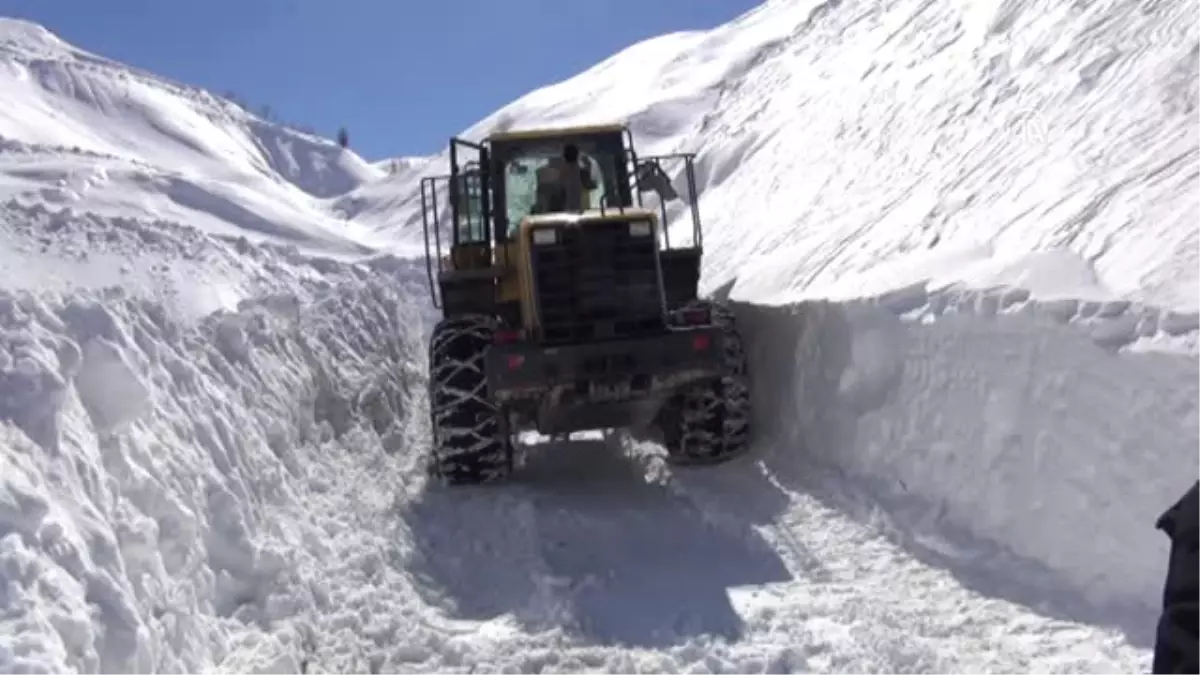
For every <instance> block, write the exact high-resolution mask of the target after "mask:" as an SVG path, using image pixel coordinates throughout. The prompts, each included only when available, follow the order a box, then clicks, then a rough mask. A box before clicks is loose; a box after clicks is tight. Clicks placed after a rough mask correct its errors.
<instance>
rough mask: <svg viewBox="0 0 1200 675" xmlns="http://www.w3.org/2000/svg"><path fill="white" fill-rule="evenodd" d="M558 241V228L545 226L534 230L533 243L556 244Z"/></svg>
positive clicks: (542, 244)
mask: <svg viewBox="0 0 1200 675" xmlns="http://www.w3.org/2000/svg"><path fill="white" fill-rule="evenodd" d="M557 242H558V230H556V229H554V228H552V227H543V228H539V229H536V230H534V231H533V243H534V244H536V245H538V246H544V245H547V244H554V243H557Z"/></svg>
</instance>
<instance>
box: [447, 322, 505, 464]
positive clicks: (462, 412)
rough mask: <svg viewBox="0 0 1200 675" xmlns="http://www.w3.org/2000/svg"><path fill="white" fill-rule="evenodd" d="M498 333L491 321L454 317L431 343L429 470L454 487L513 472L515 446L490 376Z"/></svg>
mask: <svg viewBox="0 0 1200 675" xmlns="http://www.w3.org/2000/svg"><path fill="white" fill-rule="evenodd" d="M494 332H495V322H494V321H493V320H492V319H490V318H488V317H485V316H464V317H454V318H449V319H443V320H442V321H439V322H438V324H437V325H436V326H434V329H433V335H432V336H431V338H430V341H429V411H430V417H431V422H432V431H433V439H432V441H433V447H432V448H431V452H430V467H429V469H430V472H431V473H432V474H433V475H435V476H438V477H440V478H441V479H442V480H443V481H445V482H447V483H449V484H451V485H470V484H479V483H489V482H492V481H496V480H499V479H502V478H504V477H506V476H507V475H508V474H509V473H510V472H511V470H512V443H511V442H510V440H509V437H508V433H507V432H506V430H505V424H504V419H503V415H502V413H501V412H500V410H499V409H497V407H496V406H495V404H494V403H492V401H491V399H490V398H489V396H488V389H487V375H486V374H485V372H484V355H485V354H486V353H487V350H488V348H489V347H490V346H491V344H492V335H493V334H494Z"/></svg>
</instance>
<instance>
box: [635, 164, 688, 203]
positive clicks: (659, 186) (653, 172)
mask: <svg viewBox="0 0 1200 675" xmlns="http://www.w3.org/2000/svg"><path fill="white" fill-rule="evenodd" d="M637 187H638V190H640V191H642V192H653V193H655V194H657V195H658V197H659V199H661V200H663V201H664V202H670V201H674V200H676V199H679V193H678V192H676V191H675V186H673V185H671V179H670V178H668V177H667V174H666V173H665V172H664V171H663V170H662V167H661V166H660V165H659V163H658V160H654V159H650V160H646V161H644V162H639V163H638V167H637Z"/></svg>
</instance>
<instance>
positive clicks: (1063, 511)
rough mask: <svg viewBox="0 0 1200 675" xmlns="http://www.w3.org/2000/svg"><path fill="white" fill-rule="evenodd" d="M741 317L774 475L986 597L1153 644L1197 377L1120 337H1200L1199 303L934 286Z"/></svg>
mask: <svg viewBox="0 0 1200 675" xmlns="http://www.w3.org/2000/svg"><path fill="white" fill-rule="evenodd" d="M737 309H738V313H739V316H740V320H741V322H742V327H743V330H744V332H745V334H746V335H747V339H748V341H749V353H750V357H751V368H752V373H753V377H754V380H755V385H754V386H755V400H756V406H757V407H756V416H755V421H756V424H757V425H758V428H759V430H760V434H761V436H760V439H759V441H760V442H759V446H760V448H762V450H761V452H762V453H763V457H764V459H765V462H766V464H767V465H768V466H769V467H770V468H771V470H772V471H773V472H774V473H775V474H776V475H777V476H778V477H779V479H780V480H784V481H789V482H795V483H797V484H799V485H801V486H802V487H803V489H805V490H807V491H809V492H811V493H813V494H816V495H818V496H822V497H824V498H827V499H829V500H832V501H833V502H834V503H835V505H836V507H837V508H839V509H841V510H845V511H848V512H851V513H857V514H858V515H860V516H861V517H863V518H866V519H869V520H872V521H874V522H876V523H877V524H878V525H879V526H880V527H881V528H883V529H884V530H885V531H888V532H889V533H890V534H891V536H893V537H894V538H897V539H899V540H901V541H902V542H903V543H904V544H905V545H906V546H907V547H908V548H910V549H912V550H913V551H914V552H915V553H916V554H917V555H919V556H920V557H923V558H926V559H929V560H931V561H934V562H936V564H938V565H939V566H945V567H947V568H949V569H951V570H953V571H955V572H956V573H958V574H959V575H960V576H961V577H962V578H963V581H964V583H965V584H967V585H969V586H972V587H976V588H979V589H980V590H981V591H983V592H985V593H986V594H989V595H996V596H1000V597H1008V598H1009V599H1012V600H1016V601H1018V602H1021V603H1023V604H1026V605H1029V606H1031V607H1037V608H1040V609H1042V610H1044V611H1047V612H1049V613H1051V614H1055V615H1067V616H1070V617H1071V618H1074V619H1077V620H1083V621H1087V622H1089V623H1096V624H1101V625H1116V626H1120V627H1122V628H1124V629H1125V630H1126V632H1127V634H1128V635H1129V636H1130V637H1131V638H1132V639H1134V640H1135V641H1137V642H1141V643H1143V644H1145V643H1146V641H1147V640H1148V636H1149V635H1150V634H1151V633H1152V631H1153V626H1154V618H1155V613H1156V611H1157V606H1158V603H1159V598H1160V591H1161V585H1162V579H1163V573H1164V565H1165V561H1166V552H1167V545H1166V539H1165V537H1163V536H1162V535H1161V533H1159V532H1157V531H1155V530H1154V521H1155V519H1156V518H1157V516H1158V515H1159V513H1161V511H1162V510H1163V509H1165V508H1166V507H1168V506H1169V505H1170V504H1171V503H1173V501H1174V500H1175V499H1177V498H1178V495H1179V494H1181V493H1182V492H1183V491H1184V490H1185V489H1187V487H1188V486H1189V485H1190V484H1191V482H1192V481H1194V480H1195V476H1196V475H1197V473H1198V472H1200V468H1198V466H1197V457H1196V447H1197V446H1198V445H1200V437H1198V433H1197V429H1198V427H1200V420H1198V416H1197V415H1198V413H1197V411H1198V409H1200V393H1198V386H1200V384H1198V383H1200V369H1198V367H1197V362H1196V358H1195V355H1194V353H1188V352H1187V351H1181V352H1175V353H1170V352H1162V351H1137V350H1134V349H1130V348H1129V347H1128V346H1127V345H1130V344H1135V345H1136V344H1139V343H1137V342H1135V340H1137V339H1140V340H1143V341H1145V340H1153V339H1157V340H1175V341H1176V342H1180V341H1188V340H1191V344H1192V345H1193V346H1194V344H1195V337H1196V329H1197V317H1196V315H1195V314H1194V313H1177V312H1168V311H1160V310H1159V309H1156V308H1154V307H1148V306H1141V305H1135V304H1131V303H1128V302H1124V301H1121V302H1109V303H1097V302H1082V303H1081V302H1076V301H1070V300H1056V301H1038V300H1035V299H1031V298H1030V297H1029V294H1028V293H1027V292H1025V291H1021V290H1019V289H1008V290H1006V289H999V290H993V291H967V290H945V291H938V292H929V291H926V290H925V288H924V286H923V285H916V286H913V287H911V288H908V289H905V290H903V291H900V292H895V293H892V294H890V295H887V296H882V297H877V298H865V299H863V300H860V301H851V302H842V303H835V302H828V301H811V302H802V303H796V304H790V305H780V306H762V305H752V304H743V303H739V304H738V305H737ZM835 486H836V488H835Z"/></svg>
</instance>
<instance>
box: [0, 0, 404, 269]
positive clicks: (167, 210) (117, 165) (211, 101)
mask: <svg viewBox="0 0 1200 675" xmlns="http://www.w3.org/2000/svg"><path fill="white" fill-rule="evenodd" d="M0 91H3V92H4V105H3V106H2V107H0V197H2V198H3V199H11V198H16V199H18V200H19V201H22V202H27V203H36V202H40V201H44V202H48V203H52V204H58V205H60V206H65V207H70V208H72V209H74V210H76V211H88V212H94V213H97V214H100V215H105V216H117V217H127V218H128V217H133V218H150V219H167V220H171V221H174V222H177V223H183V224H187V225H190V226H193V227H198V228H202V229H204V230H206V231H209V232H212V233H214V234H218V235H224V236H233V237H237V236H250V237H253V238H255V239H256V240H265V241H272V242H275V243H283V244H295V245H297V246H300V247H303V248H306V249H311V250H320V251H325V252H328V253H336V252H342V253H351V254H353V253H362V252H366V251H370V250H372V249H371V247H377V246H379V244H380V243H379V241H378V240H377V239H376V238H373V237H372V236H371V235H370V233H367V232H364V231H363V230H362V228H359V227H357V226H355V225H354V224H353V223H348V222H347V221H346V220H345V218H344V216H342V215H341V214H338V213H336V212H335V211H334V210H333V209H332V208H331V200H332V199H333V198H336V197H337V196H339V195H341V194H344V193H345V192H347V191H349V190H351V189H353V188H355V187H358V186H359V185H362V184H363V183H367V182H370V181H373V180H376V179H378V178H380V177H382V176H383V175H385V172H384V171H382V170H380V169H379V168H377V167H375V166H372V165H370V164H369V163H367V162H365V161H363V160H362V159H361V158H360V157H358V155H356V154H354V153H353V152H352V151H348V150H343V149H342V148H340V147H338V145H337V144H335V143H333V142H332V141H329V140H327V139H323V138H317V137H315V136H310V135H308V134H304V133H301V132H298V131H295V130H293V129H290V128H287V127H283V126H280V125H276V124H272V123H269V122H265V121H263V120H261V119H258V118H256V117H255V116H253V115H251V114H249V113H247V112H246V111H244V110H243V109H242V108H240V107H238V106H236V105H234V104H232V103H230V102H228V101H226V100H224V99H221V98H219V97H217V96H214V95H212V94H210V93H208V92H206V91H204V90H201V89H197V88H194V87H190V86H187V85H183V84H179V83H176V82H171V81H168V80H165V79H163V78H161V77H157V76H155V75H152V74H150V73H146V72H144V71H140V70H137V69H134V68H131V67H129V66H126V65H124V64H120V63H117V62H114V61H111V60H108V59H105V58H103V57H100V56H97V55H94V54H90V53H88V52H86V51H83V50H81V49H78V48H76V47H74V46H71V45H69V44H67V43H65V42H63V41H62V40H60V39H58V38H57V37H56V36H54V35H53V34H51V33H50V32H48V31H47V30H46V29H44V28H43V27H41V26H38V25H36V24H31V23H28V22H25V21H19V20H13V19H3V18H0Z"/></svg>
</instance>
